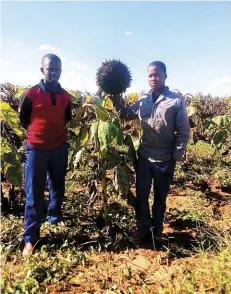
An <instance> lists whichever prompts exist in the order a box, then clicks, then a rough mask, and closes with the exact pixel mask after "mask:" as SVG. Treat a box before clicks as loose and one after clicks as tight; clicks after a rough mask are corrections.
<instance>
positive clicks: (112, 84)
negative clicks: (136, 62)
mask: <svg viewBox="0 0 231 294" xmlns="http://www.w3.org/2000/svg"><path fill="white" fill-rule="evenodd" d="M131 81H132V76H131V72H130V69H129V68H128V67H127V65H126V64H124V63H123V62H121V61H120V60H116V59H112V60H108V61H107V60H106V61H105V62H103V63H102V65H101V67H100V68H99V69H98V70H97V73H96V83H97V86H98V87H99V88H100V89H102V90H103V91H104V92H105V93H107V94H111V95H113V94H120V93H123V92H125V91H126V89H127V88H129V87H130V86H131Z"/></svg>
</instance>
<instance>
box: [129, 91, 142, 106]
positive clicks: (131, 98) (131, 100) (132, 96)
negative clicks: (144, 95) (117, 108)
mask: <svg viewBox="0 0 231 294" xmlns="http://www.w3.org/2000/svg"><path fill="white" fill-rule="evenodd" d="M138 99H139V95H138V94H137V93H131V94H130V95H129V96H128V98H127V103H128V104H133V103H134V102H136V101H138Z"/></svg>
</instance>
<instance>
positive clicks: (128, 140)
mask: <svg viewBox="0 0 231 294" xmlns="http://www.w3.org/2000/svg"><path fill="white" fill-rule="evenodd" d="M123 144H124V145H126V146H127V147H128V152H127V156H126V157H127V160H129V161H130V162H132V163H133V164H134V165H135V163H136V150H135V147H134V144H133V141H132V137H131V136H130V135H126V136H125V139H124V143H123Z"/></svg>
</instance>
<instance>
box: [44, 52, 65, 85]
mask: <svg viewBox="0 0 231 294" xmlns="http://www.w3.org/2000/svg"><path fill="white" fill-rule="evenodd" d="M41 72H42V73H43V75H44V79H45V80H46V81H48V82H49V83H52V84H56V83H58V80H59V78H60V76H61V72H62V63H61V62H60V61H59V60H58V59H56V58H45V60H44V61H43V65H42V67H41Z"/></svg>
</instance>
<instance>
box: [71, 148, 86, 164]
mask: <svg viewBox="0 0 231 294" xmlns="http://www.w3.org/2000/svg"><path fill="white" fill-rule="evenodd" d="M84 150H85V149H84V148H82V149H80V150H79V151H78V152H77V153H76V154H75V156H74V160H73V166H74V168H76V167H77V164H78V163H79V162H80V160H81V158H82V156H83V153H84Z"/></svg>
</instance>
